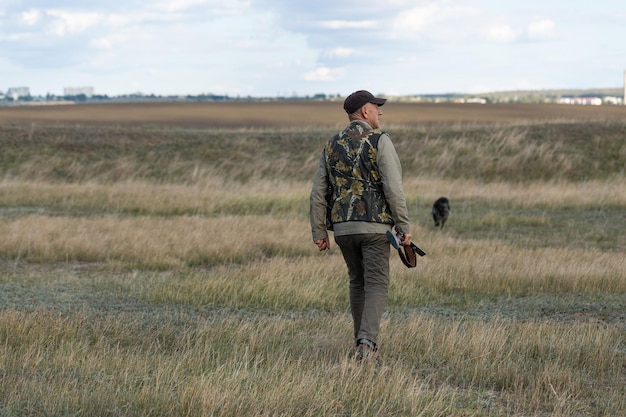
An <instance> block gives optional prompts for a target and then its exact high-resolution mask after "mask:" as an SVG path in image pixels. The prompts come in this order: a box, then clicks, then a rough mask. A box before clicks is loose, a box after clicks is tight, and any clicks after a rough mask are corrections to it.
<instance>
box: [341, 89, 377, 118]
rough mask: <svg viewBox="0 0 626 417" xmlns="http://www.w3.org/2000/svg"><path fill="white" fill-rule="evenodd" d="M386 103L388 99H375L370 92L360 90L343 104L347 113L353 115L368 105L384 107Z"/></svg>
mask: <svg viewBox="0 0 626 417" xmlns="http://www.w3.org/2000/svg"><path fill="white" fill-rule="evenodd" d="M386 102H387V99H386V98H380V97H374V95H373V94H372V93H370V92H369V91H365V90H359V91H355V92H354V93H352V94H350V95H349V96H348V97H346V99H345V101H344V102H343V109H344V110H345V111H346V113H348V114H352V113H354V112H355V111H357V110H358V109H360V108H361V107H363V106H365V105H366V104H367V103H374V104H378V105H379V106H382V105H383V104H385V103H386Z"/></svg>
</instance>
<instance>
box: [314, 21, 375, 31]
mask: <svg viewBox="0 0 626 417" xmlns="http://www.w3.org/2000/svg"><path fill="white" fill-rule="evenodd" d="M319 26H320V27H322V28H325V29H374V28H377V27H379V23H378V21H376V20H323V21H321V22H320V23H319Z"/></svg>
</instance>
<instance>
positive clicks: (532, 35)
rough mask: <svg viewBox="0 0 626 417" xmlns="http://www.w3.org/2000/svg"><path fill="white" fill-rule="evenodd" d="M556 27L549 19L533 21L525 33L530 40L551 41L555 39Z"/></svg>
mask: <svg viewBox="0 0 626 417" xmlns="http://www.w3.org/2000/svg"><path fill="white" fill-rule="evenodd" d="M555 29H556V25H555V24H554V21H552V20H550V19H541V20H533V21H532V22H530V23H529V24H528V28H527V30H526V32H527V33H528V38H529V39H531V40H544V39H553V38H555V37H556V30H555Z"/></svg>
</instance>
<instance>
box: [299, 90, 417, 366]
mask: <svg viewBox="0 0 626 417" xmlns="http://www.w3.org/2000/svg"><path fill="white" fill-rule="evenodd" d="M386 101H387V100H386V99H384V98H379V97H374V95H372V94H371V93H370V92H368V91H365V90H360V91H356V92H354V93H352V94H350V95H349V96H348V97H347V98H346V99H345V101H344V104H343V108H344V110H345V111H346V113H348V117H349V121H350V124H349V125H348V126H347V127H346V128H345V129H343V130H342V131H341V132H339V133H338V134H336V135H335V136H333V137H332V138H331V139H330V140H329V141H328V142H327V143H326V146H325V147H324V150H323V152H322V156H321V157H320V160H319V164H318V167H317V171H316V173H315V178H314V181H313V187H312V189H311V195H310V220H311V229H312V234H313V241H314V242H315V244H316V245H317V247H318V248H319V250H321V251H323V250H327V249H330V240H329V238H328V232H327V229H328V230H333V234H334V238H335V242H336V243H337V245H339V248H340V249H341V253H342V254H343V257H344V260H345V262H346V265H347V267H348V274H349V276H350V286H349V288H350V309H351V312H352V319H353V323H354V339H355V342H356V358H357V359H358V360H363V359H374V360H375V361H376V362H377V363H379V364H380V363H381V362H382V359H381V357H380V355H379V353H378V332H379V329H380V320H381V317H382V314H383V312H384V310H385V307H386V305H387V293H388V289H389V254H390V247H389V241H388V240H387V237H386V233H387V232H388V231H390V230H391V229H392V227H395V231H396V233H397V234H398V235H400V236H401V240H402V244H403V245H406V246H409V245H410V243H411V233H410V224H409V218H408V210H407V205H406V199H405V197H404V192H403V190H402V168H401V166H400V160H399V158H398V154H397V153H396V149H395V147H394V145H393V143H392V142H391V139H390V137H389V135H387V134H386V133H384V132H382V131H381V130H379V128H380V123H379V117H380V116H382V114H383V113H382V111H381V110H380V107H381V106H382V105H383V104H385V102H386ZM327 210H328V211H327Z"/></svg>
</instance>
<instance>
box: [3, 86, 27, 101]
mask: <svg viewBox="0 0 626 417" xmlns="http://www.w3.org/2000/svg"><path fill="white" fill-rule="evenodd" d="M7 97H10V98H12V99H13V100H19V99H20V98H22V97H30V88H28V87H11V88H9V89H8V91H7Z"/></svg>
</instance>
